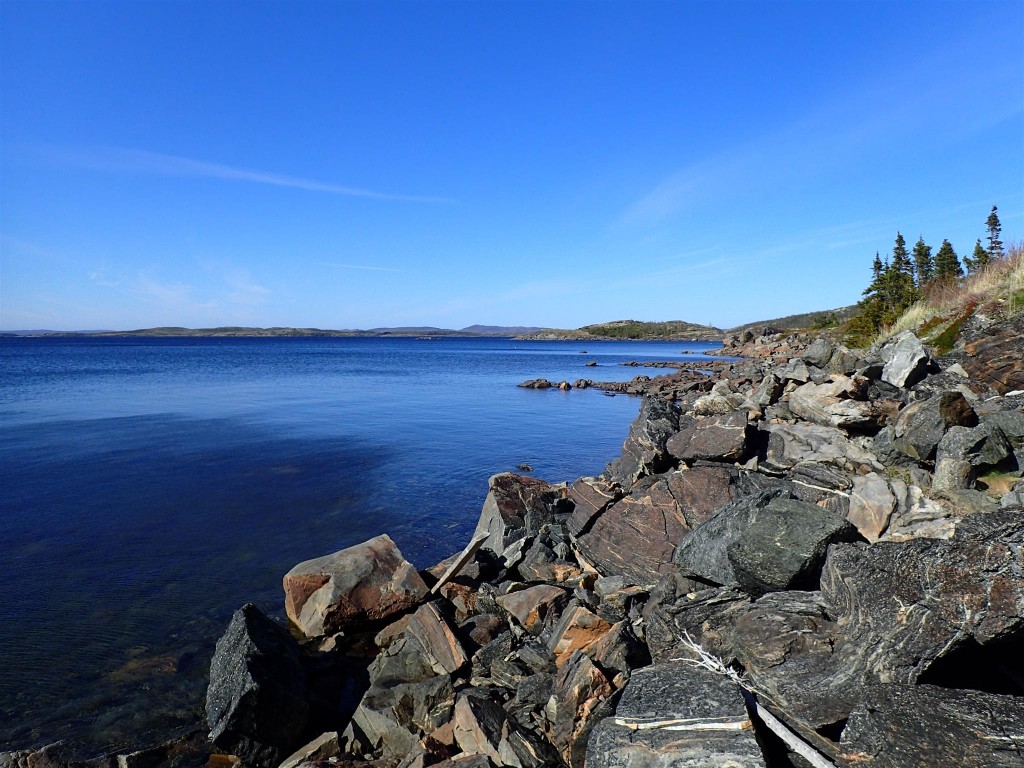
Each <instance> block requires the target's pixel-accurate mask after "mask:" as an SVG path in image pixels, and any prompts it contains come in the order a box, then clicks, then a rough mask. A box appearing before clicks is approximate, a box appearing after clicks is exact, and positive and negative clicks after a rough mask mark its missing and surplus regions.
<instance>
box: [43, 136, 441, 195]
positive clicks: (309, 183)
mask: <svg viewBox="0 0 1024 768" xmlns="http://www.w3.org/2000/svg"><path fill="white" fill-rule="evenodd" d="M44 151H45V153H46V155H47V156H48V157H49V158H50V159H51V160H52V161H54V162H57V163H61V164H64V165H70V166H74V167H77V168H86V169H89V170H93V171H102V172H106V173H141V174H151V175H155V176H183V177H192V178H208V179H222V180H224V181H247V182H250V183H253V184H269V185H271V186H275V187H290V188H293V189H304V190H307V191H309V192H326V193H328V194H332V195H345V196H348V197H363V198H368V199H371V200H396V201H403V202H410V203H454V202H455V200H453V199H452V198H449V197H434V196H427V195H406V194H398V193H392V192H380V191H377V190H373V189H363V188H360V187H350V186H347V185H344V184H335V183H333V182H325V181H318V180H315V179H305V178H301V177H298V176H287V175H284V174H280V173H273V172H270V171H260V170H254V169H252V168H240V167H238V166H233V165H225V164H223V163H213V162H207V161H205V160H195V159H192V158H189V157H178V156H176V155H165V154H160V153H158V152H147V151H145V150H141V149H129V148H125V147H92V148H78V149H69V148H53V147H48V148H45V150H44Z"/></svg>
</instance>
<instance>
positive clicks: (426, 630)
mask: <svg viewBox="0 0 1024 768" xmlns="http://www.w3.org/2000/svg"><path fill="white" fill-rule="evenodd" d="M405 634H406V636H407V637H411V638H414V639H415V640H417V641H418V642H419V644H420V646H421V647H422V648H423V655H424V659H425V660H426V662H427V663H428V664H429V665H430V667H431V669H433V670H434V672H435V673H436V674H438V675H445V674H452V673H453V672H457V671H458V670H460V669H462V667H463V666H465V665H466V664H468V663H469V659H468V658H466V653H465V651H464V650H463V648H462V645H461V644H460V643H459V641H458V639H457V638H456V637H455V633H454V632H453V631H452V628H451V627H450V626H449V625H448V621H447V620H446V619H445V618H444V616H442V615H441V612H440V611H438V609H437V607H436V606H435V605H434V604H433V603H427V604H426V605H421V606H420V607H419V608H418V609H417V610H416V613H414V614H413V616H412V620H411V621H410V622H409V624H408V626H407V627H406V629H405Z"/></svg>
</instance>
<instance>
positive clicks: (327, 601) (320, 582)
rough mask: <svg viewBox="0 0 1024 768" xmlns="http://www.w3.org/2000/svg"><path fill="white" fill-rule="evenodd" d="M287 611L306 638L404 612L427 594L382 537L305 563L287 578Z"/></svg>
mask: <svg viewBox="0 0 1024 768" xmlns="http://www.w3.org/2000/svg"><path fill="white" fill-rule="evenodd" d="M284 592H285V611H286V613H287V614H288V618H289V619H291V621H292V622H293V623H294V624H295V626H296V627H298V628H299V629H300V630H301V631H302V633H303V634H304V635H306V637H319V636H323V635H330V634H334V633H335V632H338V631H340V630H342V629H343V628H344V629H353V628H359V627H362V626H365V625H367V624H371V623H373V622H379V621H382V620H384V619H387V618H389V617H391V616H394V615H396V614H398V613H401V612H403V611H406V610H408V609H410V608H412V607H414V606H415V605H416V604H417V603H419V602H420V601H421V600H422V599H423V598H424V597H425V596H426V594H427V585H426V584H424V583H423V579H422V578H421V577H420V575H419V573H417V572H416V569H415V568H414V567H413V566H412V564H411V563H409V562H408V561H407V560H406V559H405V558H404V557H402V553H401V552H399V551H398V547H397V546H395V542H393V541H392V540H391V537H390V536H388V535H387V534H382V535H380V536H377V537H376V538H373V539H370V540H369V541H366V542H364V543H362V544H357V545H356V546H354V547H349V548H348V549H343V550H341V551H340V552H335V553H334V554H333V555H326V556H325V557H318V558H316V559H315V560H307V561H306V562H304V563H299V564H298V565H296V566H295V567H294V568H292V569H291V570H290V571H289V572H288V573H287V574H286V575H285V577H284Z"/></svg>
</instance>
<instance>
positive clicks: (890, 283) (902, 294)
mask: <svg viewBox="0 0 1024 768" xmlns="http://www.w3.org/2000/svg"><path fill="white" fill-rule="evenodd" d="M985 228H986V231H987V235H986V239H987V240H988V247H985V246H983V245H982V243H981V238H978V240H977V242H976V243H975V245H974V252H973V253H972V254H971V255H970V256H964V259H963V262H962V263H961V261H960V257H959V256H958V255H957V253H956V251H955V250H953V246H952V244H951V243H950V242H949V240H943V241H942V245H941V246H939V250H938V251H937V252H936V253H935V255H934V256H933V255H932V247H931V246H930V245H927V244H925V242H924V237H923V236H922V237H918V240H917V242H916V243H915V244H914V249H913V251H908V250H907V242H906V240H905V239H904V238H903V235H902V234H901V233H900V232H897V233H896V244H895V245H894V246H893V249H892V257H891V258H886V259H882V258H881V257H880V255H879V254H878V252H877V251H876V252H875V259H874V262H873V264H872V265H871V271H872V279H871V284H870V285H869V286H868V287H867V288H866V289H865V290H864V292H863V294H862V295H863V296H864V298H863V299H862V300H861V302H860V313H859V314H858V315H857V317H855V318H853V320H851V321H850V324H849V326H848V330H849V332H850V333H851V334H852V335H854V336H857V337H860V338H863V339H867V338H869V337H871V336H874V335H875V334H877V333H878V332H879V331H881V330H882V328H884V327H886V326H889V325H892V324H893V323H894V322H896V320H897V319H898V318H899V317H900V315H902V314H903V313H904V312H905V311H906V310H907V309H908V308H909V307H910V306H911V305H912V304H913V303H914V302H916V301H917V300H918V299H920V298H921V297H922V296H923V295H924V294H925V293H926V292H927V291H928V290H929V289H930V288H931V287H933V286H936V285H943V284H950V283H953V282H955V281H957V280H959V279H960V278H961V277H963V276H964V274H965V271H966V274H973V273H975V272H979V271H981V270H983V269H984V268H985V267H987V266H988V265H989V264H990V263H992V262H993V261H995V260H997V259H1003V258H1004V257H1005V253H1004V252H1003V242H1002V240H1000V239H999V237H1000V234H1001V233H1002V225H1001V224H1000V222H999V213H998V208H997V206H994V205H993V206H992V211H991V213H989V215H988V218H987V219H986V220H985Z"/></svg>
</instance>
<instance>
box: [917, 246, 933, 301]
mask: <svg viewBox="0 0 1024 768" xmlns="http://www.w3.org/2000/svg"><path fill="white" fill-rule="evenodd" d="M914 271H916V272H917V285H918V287H919V288H920V287H922V286H924V285H925V283H927V282H928V281H929V280H931V279H932V275H933V274H934V273H935V265H934V263H933V262H932V247H931V246H930V245H925V244H924V236H923V235H921V236H919V237H918V238H917V242H916V243H915V244H914Z"/></svg>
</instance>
